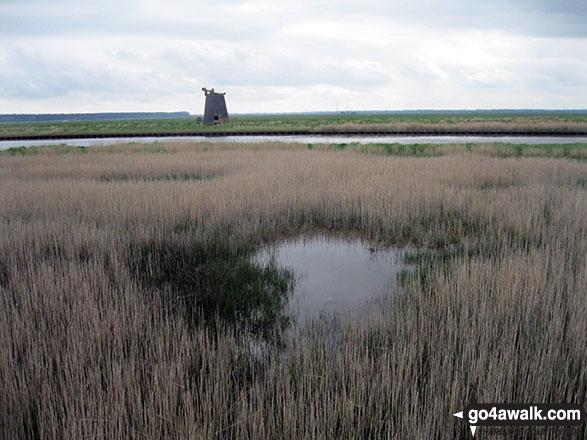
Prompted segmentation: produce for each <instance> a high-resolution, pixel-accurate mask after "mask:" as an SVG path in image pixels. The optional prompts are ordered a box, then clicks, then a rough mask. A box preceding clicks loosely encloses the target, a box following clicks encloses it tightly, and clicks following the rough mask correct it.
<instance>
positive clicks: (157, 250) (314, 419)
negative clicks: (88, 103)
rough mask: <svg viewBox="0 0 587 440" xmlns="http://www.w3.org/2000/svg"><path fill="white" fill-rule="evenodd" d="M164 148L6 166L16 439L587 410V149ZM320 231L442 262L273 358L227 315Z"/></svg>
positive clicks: (452, 421)
mask: <svg viewBox="0 0 587 440" xmlns="http://www.w3.org/2000/svg"><path fill="white" fill-rule="evenodd" d="M159 146H162V147H163V148H157V149H154V151H147V152H145V151H144V147H142V146H120V147H115V148H110V147H105V148H92V149H88V154H80V155H56V154H44V153H43V151H40V152H39V154H37V155H34V156H27V157H12V156H2V157H0V316H1V317H0V389H1V390H2V392H0V407H1V408H2V411H0V437H2V438H7V439H8V438H14V439H21V438H22V439H61V438H147V439H162V438H169V439H178V438H182V439H209V438H210V439H223V438H239V439H240V438H243V439H247V438H250V439H263V438H267V439H269V438H291V439H314V438H389V439H411V438H447V439H448V438H466V436H469V435H470V433H469V432H468V429H467V426H466V425H465V424H464V423H462V421H460V420H459V419H456V418H454V417H452V416H451V414H452V413H454V412H457V411H460V410H462V408H463V407H464V406H465V405H466V404H467V403H469V401H471V399H477V400H478V401H480V402H552V403H556V402H575V403H581V404H585V399H586V392H587V374H586V371H587V368H586V366H585V365H586V364H585V353H587V301H586V300H585V294H586V292H585V286H586V285H587V270H586V263H587V261H586V256H587V252H586V251H587V217H586V216H585V212H587V192H586V191H585V190H586V187H585V185H584V182H585V179H586V177H587V165H586V164H585V163H584V162H573V161H568V160H563V159H549V158H498V157H492V156H490V155H486V154H474V153H471V152H468V151H460V150H458V151H456V152H451V151H447V152H446V154H445V155H443V156H440V157H425V158H420V157H388V156H375V155H364V154H360V153H357V152H352V151H340V152H333V151H316V150H308V149H307V146H305V145H278V144H267V145H263V144H261V145H255V146H249V145H230V144H226V145H218V144H216V145H214V146H212V145H210V144H189V143H185V144H169V145H166V144H160V145H159ZM47 151H50V150H47ZM138 152H141V153H143V154H136V153H138ZM177 176H188V177H187V178H178V177H177ZM189 176H192V177H189ZM316 230H321V231H335V232H337V233H342V234H354V235H358V236H360V237H362V238H363V239H365V240H371V241H375V242H378V243H380V244H381V245H387V244H399V245H403V244H411V245H414V246H417V247H418V249H420V250H419V251H417V252H416V253H415V254H414V256H413V258H414V261H418V262H419V269H418V270H417V271H416V273H414V274H413V275H410V276H408V277H406V279H405V280H404V282H403V283H402V288H401V292H400V293H398V294H396V295H395V296H394V298H393V299H392V301H391V303H390V304H386V305H381V310H379V311H378V312H377V313H376V315H375V316H372V317H370V319H369V320H368V322H360V321H351V320H345V319H342V318H341V319H333V320H327V319H323V320H316V321H314V322H313V323H311V324H310V325H308V326H306V327H304V328H302V329H299V330H297V331H296V332H294V333H293V334H292V335H290V336H288V339H287V340H286V341H285V344H275V345H274V346H273V345H272V347H273V348H272V349H271V350H269V351H265V352H264V354H262V355H260V356H259V355H258V354H255V353H253V352H251V350H248V349H247V343H246V341H247V340H250V339H247V338H258V337H260V336H259V334H258V333H257V332H256V329H255V326H254V325H251V324H250V322H248V321H247V322H244V321H243V322H237V321H231V320H230V319H227V318H226V317H223V316H222V313H223V312H225V311H226V310H230V313H232V314H236V315H238V316H245V317H246V316H248V315H247V313H249V312H250V309H248V308H246V307H248V306H247V305H243V304H242V303H240V302H237V300H238V301H241V300H245V299H246V298H249V297H255V298H260V299H259V301H260V303H259V304H263V305H264V304H266V303H265V302H264V301H266V300H267V299H268V298H269V300H270V299H271V298H275V297H276V295H278V294H279V293H280V292H282V291H284V290H287V274H284V273H281V272H279V271H273V270H271V268H269V270H266V269H267V268H258V267H249V266H247V263H246V257H247V256H248V255H250V254H251V252H253V251H254V250H255V249H257V248H258V247H259V246H260V245H262V244H263V243H266V242H271V241H274V240H277V239H279V238H280V237H283V236H288V235H295V234H303V233H311V232H313V231H316ZM434 249H437V251H432V250H434ZM243 257H245V259H244V260H243ZM251 273H254V274H255V275H254V277H252V278H251ZM226 280H229V282H226ZM259 280H260V283H258V281H259ZM284 283H285V284H284ZM234 286H237V287H236V288H235V287H234ZM267 286H269V287H270V289H272V290H270V292H271V295H269V296H267V290H266V288H267ZM233 298H236V299H234V301H233ZM231 301H233V302H231ZM210 304H211V306H210V307H208V305H210ZM230 307H233V308H232V309H230ZM265 310H270V311H271V310H273V311H274V309H265ZM230 313H229V314H230ZM261 322H262V323H263V325H264V324H267V322H266V321H261ZM333 328H336V329H337V331H338V332H340V337H339V338H336V339H335V340H332V339H329V338H328V337H326V336H325V335H328V334H329V332H331V331H332V329H333ZM243 341H245V342H243ZM269 344H272V343H271V342H269ZM582 434H583V435H584V434H585V430H584V428H583V432H582ZM549 435H550V437H547V438H556V436H555V433H550V434H549ZM477 436H479V438H485V437H484V434H483V429H480V430H479V432H478V434H477Z"/></svg>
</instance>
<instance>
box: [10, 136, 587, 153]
mask: <svg viewBox="0 0 587 440" xmlns="http://www.w3.org/2000/svg"><path fill="white" fill-rule="evenodd" d="M128 142H136V143H143V144H150V143H153V142H224V143H241V142H242V143H263V142H287V143H301V144H320V143H326V144H339V143H353V142H357V143H360V144H372V143H387V144H393V143H397V144H466V143H491V142H503V143H508V144H531V145H537V144H576V143H587V137H541V136H538V137H537V136H348V135H347V136H345V135H337V136H334V135H328V136H324V135H322V136H321V135H313V136H307V135H303V136H225V137H204V136H177V137H126V138H110V139H61V140H37V141H0V150H7V149H8V148H15V147H31V146H36V145H61V144H66V145H71V146H74V147H92V146H106V145H116V144H121V143H128Z"/></svg>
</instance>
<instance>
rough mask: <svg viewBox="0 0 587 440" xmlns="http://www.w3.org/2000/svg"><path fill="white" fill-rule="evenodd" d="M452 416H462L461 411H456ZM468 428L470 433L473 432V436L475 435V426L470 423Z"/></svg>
mask: <svg viewBox="0 0 587 440" xmlns="http://www.w3.org/2000/svg"><path fill="white" fill-rule="evenodd" d="M453 416H455V417H458V418H459V419H462V418H463V412H462V411H461V412H458V413H454V414H453ZM469 428H471V434H473V437H475V431H477V427H476V426H474V425H470V426H469Z"/></svg>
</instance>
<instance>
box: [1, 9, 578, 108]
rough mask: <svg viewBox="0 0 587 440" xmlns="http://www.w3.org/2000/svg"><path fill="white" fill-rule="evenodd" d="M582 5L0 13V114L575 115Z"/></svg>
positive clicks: (105, 10)
mask: <svg viewBox="0 0 587 440" xmlns="http://www.w3.org/2000/svg"><path fill="white" fill-rule="evenodd" d="M586 23H587V0H492V1H483V2H477V1H473V0H440V1H436V0H361V1H350V0H341V1H328V0H314V1H308V0H278V1H265V0H251V1H245V0H210V1H207V2H203V1H198V0H196V1H194V0H167V1H161V0H159V1H154V0H146V1H136V0H95V1H92V2H85V1H79V0H0V113H69V112H103V111H180V110H187V111H189V112H190V113H195V114H198V113H202V112H203V106H204V95H203V93H202V91H201V88H202V87H209V88H210V87H214V88H215V89H216V90H220V91H225V92H227V96H226V99H227V104H228V109H229V112H240V113H251V112H290V111H291V112H293V111H314V110H337V109H338V110H347V109H350V110H401V109H423V108H425V109H478V108H483V109H490V108H544V109H563V108H587V24H586Z"/></svg>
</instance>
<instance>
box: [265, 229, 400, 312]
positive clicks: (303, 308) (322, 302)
mask: <svg viewBox="0 0 587 440" xmlns="http://www.w3.org/2000/svg"><path fill="white" fill-rule="evenodd" d="M402 253H403V252H402V251H401V250H400V249H394V248H387V249H378V250H370V249H369V247H367V246H366V245H364V244H363V243H361V242H360V241H358V240H354V241H349V240H344V239H341V238H331V237H325V236H320V237H313V238H303V237H302V238H298V239H296V240H293V241H285V242H282V243H280V244H278V245H276V246H273V247H269V248H265V249H263V250H262V251H261V252H259V253H258V254H257V256H256V258H257V259H258V261H259V262H260V263H268V262H270V261H274V262H275V264H276V265H277V266H278V267H285V268H289V269H292V270H293V271H294V273H295V276H296V283H295V287H294V290H293V292H292V295H291V297H290V300H289V304H288V305H289V307H290V313H292V314H293V315H294V316H297V318H298V319H297V321H298V323H303V322H304V321H305V320H306V319H308V318H315V317H317V316H319V315H320V314H331V313H337V314H353V315H359V316H360V315H364V314H366V313H367V311H368V310H369V309H370V308H371V307H373V305H374V304H375V303H376V302H377V300H379V299H381V298H385V297H387V298H389V295H390V294H391V293H392V291H393V286H394V284H395V282H396V278H397V274H398V272H400V271H401V270H402V269H407V267H406V265H404V264H403V263H402Z"/></svg>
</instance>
